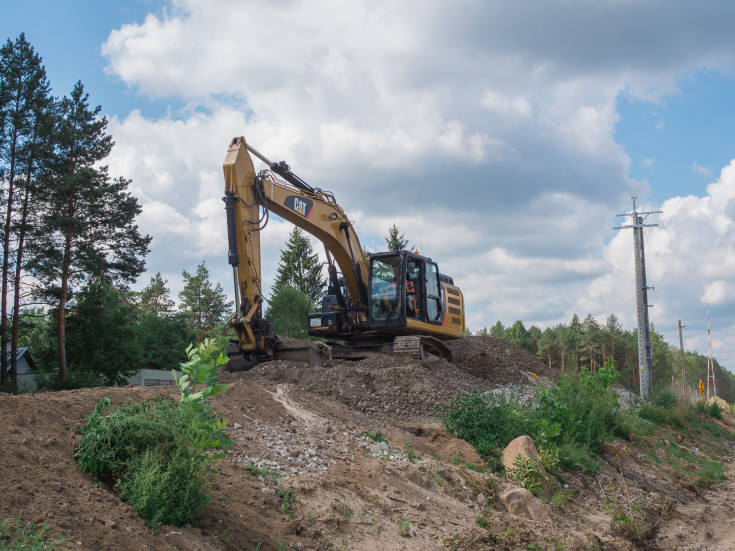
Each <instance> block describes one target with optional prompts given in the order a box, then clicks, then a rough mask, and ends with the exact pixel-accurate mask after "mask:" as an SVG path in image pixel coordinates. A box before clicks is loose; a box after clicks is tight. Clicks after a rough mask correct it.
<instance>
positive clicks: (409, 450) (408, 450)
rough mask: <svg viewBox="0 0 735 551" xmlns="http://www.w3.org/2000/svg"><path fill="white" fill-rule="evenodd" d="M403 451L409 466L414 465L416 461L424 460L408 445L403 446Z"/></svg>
mask: <svg viewBox="0 0 735 551" xmlns="http://www.w3.org/2000/svg"><path fill="white" fill-rule="evenodd" d="M403 451H404V452H405V453H406V457H407V458H408V462H409V463H411V464H413V463H416V460H418V461H421V460H422V459H423V458H424V456H423V455H419V454H418V453H416V450H414V449H413V447H411V446H410V445H409V444H408V443H406V445H405V446H403Z"/></svg>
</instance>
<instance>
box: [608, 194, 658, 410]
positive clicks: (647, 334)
mask: <svg viewBox="0 0 735 551" xmlns="http://www.w3.org/2000/svg"><path fill="white" fill-rule="evenodd" d="M631 199H633V212H631V213H626V214H618V215H617V216H630V217H631V218H632V219H633V225H631V226H618V227H615V228H613V229H614V230H622V229H627V228H633V243H634V245H635V279H636V306H637V311H638V365H639V366H640V370H641V376H640V383H641V384H640V393H641V398H645V399H647V400H650V399H651V394H652V393H653V373H652V371H651V358H652V356H653V354H652V351H651V350H652V346H651V331H650V327H649V323H648V309H649V308H650V307H651V305H649V304H648V289H653V287H648V286H647V285H646V255H645V253H644V249H643V228H649V227H653V226H658V224H644V223H643V221H644V220H645V219H646V218H648V215H649V214H658V213H661V212H663V211H661V210H656V211H651V212H638V211H637V210H636V207H635V200H636V199H637V197H631Z"/></svg>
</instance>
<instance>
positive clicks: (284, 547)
mask: <svg viewBox="0 0 735 551" xmlns="http://www.w3.org/2000/svg"><path fill="white" fill-rule="evenodd" d="M291 549H292V547H291V542H288V541H282V542H281V545H280V546H279V547H278V551H291Z"/></svg>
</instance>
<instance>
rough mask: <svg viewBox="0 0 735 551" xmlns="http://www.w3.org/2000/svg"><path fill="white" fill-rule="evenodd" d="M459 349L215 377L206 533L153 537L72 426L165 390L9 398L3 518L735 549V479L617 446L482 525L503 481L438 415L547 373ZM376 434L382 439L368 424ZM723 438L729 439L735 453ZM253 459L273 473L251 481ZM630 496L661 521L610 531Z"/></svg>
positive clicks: (244, 531) (182, 545)
mask: <svg viewBox="0 0 735 551" xmlns="http://www.w3.org/2000/svg"><path fill="white" fill-rule="evenodd" d="M451 347H452V350H453V353H454V362H453V363H447V362H444V361H432V362H410V361H407V360H398V359H396V358H392V357H387V356H380V357H375V358H370V359H368V360H363V361H361V362H355V363H349V362H341V363H340V362H333V363H331V364H330V365H327V366H325V367H321V368H314V367H308V366H305V365H303V364H298V363H293V362H272V363H270V364H263V365H260V366H258V367H257V368H256V369H254V370H252V371H250V372H246V373H237V374H230V373H222V374H221V379H222V380H225V381H227V382H229V383H230V388H229V389H228V390H227V392H225V393H223V394H220V395H218V396H217V397H216V398H215V400H214V404H213V405H214V406H215V408H216V409H217V410H218V411H219V412H221V414H222V415H223V416H224V417H225V418H227V419H228V420H229V422H230V427H231V428H232V438H233V440H234V442H235V445H234V446H233V448H231V449H230V451H229V452H228V455H227V458H226V459H224V460H221V461H220V462H219V463H218V464H217V470H218V476H217V479H216V482H215V484H214V486H213V487H212V488H211V489H210V492H211V496H212V499H213V501H212V503H211V505H210V506H209V507H208V509H207V510H206V512H205V515H204V518H203V519H202V521H201V522H200V523H199V525H198V526H195V527H191V526H187V527H183V528H176V527H167V526H163V527H161V528H160V529H158V530H157V531H156V532H155V533H151V531H150V529H148V528H147V527H146V525H145V523H144V522H143V521H142V520H141V519H140V518H139V517H138V516H137V513H136V511H135V510H134V509H133V508H132V507H130V506H129V505H127V504H126V503H123V502H121V501H120V500H119V499H118V498H117V497H116V496H115V495H114V494H113V493H112V492H111V491H110V490H108V489H107V488H104V487H102V486H99V485H96V484H95V483H94V482H93V481H92V480H91V478H90V477H89V476H88V475H85V474H82V473H81V472H79V471H78V469H77V468H76V466H75V465H74V458H73V456H74V449H75V446H76V443H77V441H78V438H79V437H78V436H76V435H75V431H74V429H75V426H76V425H77V424H78V423H79V422H80V420H81V419H83V418H84V417H85V416H87V415H88V414H89V413H90V412H91V411H92V409H93V407H94V405H95V403H96V402H97V400H99V399H100V398H102V397H106V396H107V397H110V398H111V399H112V401H113V403H114V404H115V405H121V404H123V403H125V401H127V400H130V399H133V400H137V401H139V400H144V399H148V398H152V397H154V396H158V395H161V394H166V393H167V392H171V391H172V389H171V388H168V389H167V388H163V387H157V388H141V387H124V388H99V389H83V390H75V391H65V392H58V393H49V394H37V395H33V394H28V395H19V396H2V397H0V416H1V418H2V420H3V422H4V425H5V426H6V430H5V435H4V438H3V442H2V447H1V448H0V449H1V450H2V451H1V452H0V459H1V461H0V479H1V480H2V486H1V488H2V489H1V490H0V516H2V518H17V517H18V516H19V515H21V514H22V518H23V519H25V520H30V521H34V522H37V523H43V522H48V523H50V524H52V525H53V527H54V528H53V534H54V535H59V536H64V537H66V538H67V547H68V548H69V549H89V550H93V549H94V550H98V549H120V550H137V549H165V550H168V549H172V550H173V549H179V550H184V549H186V550H205V549H206V550H210V549H211V550H215V549H216V550H222V549H245V550H256V549H258V550H260V551H265V550H280V549H302V550H307V549H309V550H312V549H313V550H317V549H320V550H322V549H343V550H346V549H349V550H353V551H359V550H374V549H383V550H388V551H390V550H396V551H397V550H407V551H419V550H425V549H442V550H443V549H447V550H449V549H456V550H459V549H529V548H530V549H636V548H639V549H691V550H694V549H698V550H720V549H722V550H725V549H735V529H733V528H732V527H731V520H730V519H731V518H732V515H733V506H735V479H733V478H732V477H731V475H729V474H728V475H727V478H726V480H725V482H724V483H723V484H722V485H719V486H714V487H711V488H709V489H701V488H699V487H697V486H696V485H694V484H692V482H691V480H689V479H688V478H687V477H686V476H680V475H676V476H675V475H673V474H672V473H671V472H669V470H667V469H668V467H667V466H666V464H665V462H661V463H651V462H650V460H647V459H646V457H643V456H642V455H641V454H640V453H639V452H638V451H636V449H639V448H633V447H632V446H630V445H629V444H627V443H625V442H620V441H616V442H613V443H610V444H609V445H608V446H606V448H605V452H604V454H603V459H604V462H603V466H602V467H601V469H600V471H599V472H598V473H597V475H595V476H594V477H591V476H588V475H585V474H582V473H571V474H569V473H564V474H563V485H562V486H561V492H563V493H566V494H567V496H568V499H567V500H566V501H565V502H564V503H555V504H554V505H552V504H551V503H541V508H542V515H541V517H540V519H539V520H531V519H528V518H525V517H522V516H514V515H511V514H509V513H508V512H507V511H506V510H504V508H503V507H502V506H501V505H500V503H499V500H497V499H496V500H495V505H494V507H493V508H492V511H491V512H489V513H488V514H487V515H486V516H487V519H488V526H487V527H481V526H480V525H478V523H477V522H476V519H477V517H478V516H479V515H480V513H481V510H482V508H484V507H487V505H489V504H490V503H492V502H493V499H494V498H495V497H497V496H498V495H500V493H501V492H502V491H504V489H507V488H508V482H507V481H505V480H503V479H498V478H496V477H495V476H493V475H487V474H479V473H477V472H475V471H473V470H472V469H471V468H470V467H468V466H467V465H468V464H469V465H481V464H482V461H481V459H480V458H479V457H478V456H477V454H476V452H475V451H474V450H473V449H472V448H471V447H470V446H469V445H467V444H466V443H465V442H463V441H461V440H458V439H456V438H454V437H452V436H451V435H449V434H447V433H446V432H445V431H444V430H443V429H442V428H441V426H440V425H439V424H438V423H437V422H436V421H435V419H434V408H435V407H440V406H441V405H443V404H445V403H447V402H448V401H449V400H450V399H451V398H452V397H453V396H455V395H457V394H459V393H461V392H466V391H471V390H472V389H476V388H495V387H498V386H505V387H507V386H508V385H521V384H528V383H529V382H531V381H534V379H533V378H532V377H531V375H530V374H531V373H535V374H537V375H539V376H541V377H542V378H543V377H549V378H552V377H553V374H552V373H549V372H548V369H547V368H546V366H545V365H544V364H543V363H542V362H540V361H538V360H537V359H536V358H534V357H533V356H532V355H530V354H527V353H526V352H524V351H522V350H520V349H519V348H517V347H515V346H514V345H512V344H509V343H507V342H505V341H497V340H495V339H491V338H486V337H469V338H466V339H462V340H461V341H457V342H454V343H451ZM726 422H727V420H726ZM726 426H727V425H725V424H723V427H726ZM378 432H379V433H381V434H383V435H385V437H386V439H387V441H388V444H389V446H388V449H387V450H386V449H385V448H381V447H380V446H379V445H378V444H376V442H375V441H374V440H373V439H371V438H370V437H368V436H367V435H366V434H365V433H371V434H375V433H378ZM730 442H731V441H724V442H723V446H725V445H726V446H728V447H729V451H730V453H731V452H732V449H733V445H732V444H731V443H730ZM683 445H685V446H687V445H688V446H689V448H691V449H694V448H695V447H696V442H693V441H692V442H687V441H685V442H684V444H683ZM725 451H726V450H723V454H724V453H725ZM250 464H256V465H258V466H259V467H261V468H263V469H266V470H267V471H269V472H271V473H273V474H275V475H278V476H279V477H280V478H279V480H278V482H274V481H273V480H272V479H271V478H267V477H265V478H263V477H260V478H259V477H256V476H254V475H252V474H251V473H250V472H248V471H247V470H246V469H245V466H247V465H250ZM730 466H732V464H731V465H730ZM278 486H280V487H281V488H282V489H283V488H291V489H292V491H293V494H294V496H295V498H296V499H295V503H294V506H293V511H292V515H291V516H290V517H289V516H288V515H285V514H283V513H281V512H280V511H279V509H280V507H281V499H280V497H279V494H278V492H277V489H278ZM561 501H564V500H561ZM630 503H635V504H638V505H637V509H638V511H639V512H638V513H637V515H638V516H637V518H640V519H642V520H645V521H646V522H647V526H649V527H650V526H653V528H652V529H648V530H646V531H645V533H642V534H631V533H625V532H624V531H621V530H620V529H616V528H615V527H614V526H613V523H612V513H611V511H612V510H613V509H615V507H618V508H619V509H621V510H622V509H624V508H625V506H626V504H630Z"/></svg>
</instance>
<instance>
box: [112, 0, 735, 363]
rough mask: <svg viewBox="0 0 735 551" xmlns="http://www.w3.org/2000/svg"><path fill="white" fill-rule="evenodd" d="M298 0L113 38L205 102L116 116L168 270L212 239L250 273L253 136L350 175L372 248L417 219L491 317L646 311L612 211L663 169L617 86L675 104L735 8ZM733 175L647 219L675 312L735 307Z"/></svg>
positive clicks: (129, 69)
mask: <svg viewBox="0 0 735 551" xmlns="http://www.w3.org/2000/svg"><path fill="white" fill-rule="evenodd" d="M287 4H288V5H287V8H286V7H285V6H284V4H283V3H282V2H266V1H265V0H253V1H249V2H242V1H240V0H222V1H220V2H217V3H203V2H199V1H195V0H175V1H173V2H172V5H171V9H170V10H169V11H168V12H167V13H165V14H163V15H159V16H154V15H149V16H148V17H147V18H146V19H145V20H144V21H143V22H142V23H140V24H129V25H124V26H122V27H121V28H120V29H118V30H115V31H113V32H112V33H111V34H110V36H109V38H108V40H107V41H106V43H105V44H104V45H103V49H102V51H103V54H104V55H105V56H106V58H107V61H108V64H109V65H108V70H109V72H110V74H112V75H114V76H115V77H117V78H119V79H121V80H122V81H123V82H124V83H125V84H126V85H127V86H128V87H129V88H130V89H131V90H133V91H134V92H136V93H140V94H142V95H144V96H149V97H153V98H164V99H166V98H171V97H174V98H177V100H183V101H184V102H186V106H187V107H186V109H185V110H183V111H182V112H177V113H169V114H168V115H167V116H164V117H160V118H157V119H154V120H151V119H147V118H145V117H144V116H142V115H141V113H139V112H132V113H130V114H129V115H128V116H127V117H125V118H122V119H113V120H111V121H110V131H111V133H112V134H113V135H114V137H115V140H116V142H117V146H116V147H115V149H114V150H113V155H112V156H111V158H110V166H111V173H112V174H122V175H124V176H126V177H128V178H132V179H133V185H132V188H131V189H132V191H133V192H134V193H135V194H136V195H137V196H138V197H139V198H140V200H141V203H142V205H143V215H142V216H141V227H142V228H143V230H144V231H146V232H149V233H151V234H153V235H154V237H155V238H156V240H155V241H154V253H152V255H151V257H150V258H149V264H150V265H151V269H152V271H157V268H156V265H159V264H160V265H161V266H163V267H164V268H165V269H166V270H167V271H166V273H176V268H175V265H176V262H178V263H179V265H180V266H181V267H186V266H189V269H191V267H192V266H193V265H194V264H196V263H197V262H198V259H201V258H203V257H204V258H207V262H208V266H209V267H210V270H211V271H212V272H213V275H214V273H215V271H216V275H217V277H219V278H221V281H222V282H223V285H224V286H225V288H226V289H228V290H229V287H230V283H229V282H230V275H229V272H228V268H227V266H226V264H225V253H226V242H225V228H224V213H223V210H222V205H221V203H220V202H219V197H220V195H221V193H222V188H223V180H222V173H221V168H220V167H221V162H222V159H223V158H224V154H225V151H226V147H227V144H228V143H229V140H230V138H231V137H233V136H238V135H245V136H246V137H247V139H248V141H249V143H251V144H252V145H254V146H255V147H256V148H257V149H259V150H260V151H261V152H262V153H264V154H265V155H267V156H268V157H270V158H271V159H272V160H281V159H286V160H287V161H288V163H289V164H290V165H291V167H292V169H293V170H294V172H296V173H297V174H299V175H300V176H301V177H302V178H304V179H305V180H306V181H308V182H310V183H311V184H312V185H315V186H318V187H321V188H323V189H330V190H332V191H333V192H334V193H335V195H336V197H337V199H338V201H339V203H340V204H341V205H342V206H343V207H344V208H345V210H346V211H347V212H348V213H349V214H351V216H352V217H353V219H354V220H355V222H356V227H357V229H358V232H359V235H360V238H361V242H362V243H363V244H364V245H366V246H368V247H370V248H372V249H374V250H375V249H382V248H383V247H384V242H383V237H384V235H385V234H386V232H387V228H388V227H389V226H390V225H391V224H392V223H394V222H398V224H399V227H400V228H401V229H402V230H403V231H405V232H406V236H407V237H408V238H409V239H410V240H411V241H412V242H413V243H414V244H416V246H417V247H420V248H422V250H423V251H424V252H425V253H426V254H428V255H429V256H432V257H433V258H434V259H435V260H437V261H438V262H439V264H440V268H441V269H442V271H443V272H445V273H448V274H450V275H452V276H454V277H455V280H456V282H457V283H458V284H459V285H460V286H461V287H462V289H463V290H464V292H465V295H466V296H467V298H468V305H469V309H468V316H469V325H470V327H472V328H474V329H478V328H479V327H482V326H483V325H492V324H493V323H494V322H495V321H496V320H498V319H500V320H502V321H503V322H504V323H511V322H512V321H514V320H516V319H523V320H524V321H526V322H528V323H539V324H541V325H548V324H554V323H557V322H560V321H561V322H568V320H569V318H570V317H571V315H572V314H573V313H575V312H576V313H578V314H580V315H581V316H584V315H586V314H587V313H588V312H589V313H592V314H593V315H595V316H597V317H604V316H606V315H608V314H609V313H613V312H614V313H615V314H616V315H618V316H619V317H620V318H621V321H622V322H623V323H624V324H625V325H626V327H632V325H633V324H634V319H635V317H634V302H633V293H634V285H633V253H632V235H631V234H630V232H629V231H621V232H617V233H615V232H614V231H613V230H612V226H613V225H615V221H614V216H613V214H614V213H616V212H619V211H620V209H622V208H625V205H627V204H628V198H629V197H630V196H631V195H637V196H639V197H641V200H642V201H644V204H646V203H645V201H646V197H647V194H648V185H647V184H646V183H645V182H636V181H633V180H631V179H630V178H628V176H627V174H628V169H629V166H630V159H629V158H628V156H627V154H626V152H625V151H624V150H623V148H622V147H621V146H620V145H619V144H618V143H616V141H615V134H614V131H615V125H616V123H617V122H618V113H617V109H616V101H617V99H618V98H619V96H620V95H621V94H625V95H627V96H628V97H632V98H642V99H644V100H654V101H655V100H657V99H658V98H659V97H660V96H661V95H662V94H664V93H672V92H675V91H676V90H677V88H676V82H677V79H678V78H681V76H682V75H686V74H689V73H690V72H691V71H693V70H697V69H699V68H701V67H703V66H706V67H710V68H716V67H718V66H721V65H722V66H724V64H726V63H731V62H732V60H733V59H735V48H734V47H733V44H734V43H735V40H733V37H732V33H731V32H730V30H729V28H726V29H723V28H722V25H721V24H720V23H721V22H722V21H726V20H728V18H727V17H723V14H722V13H714V12H713V10H712V9H711V7H709V6H694V5H688V4H686V3H673V4H671V3H667V2H664V1H663V0H653V1H651V2H647V3H640V2H598V3H594V2H593V3H584V2H571V3H567V4H558V3H557V4H552V3H548V2H543V1H538V2H535V3H532V6H531V7H529V6H522V5H521V4H519V3H517V2H510V1H507V2H489V3H488V2H477V1H471V0H467V1H466V2H464V1H463V2H461V3H460V6H459V7H457V5H455V4H451V5H450V4H449V3H448V2H438V3H425V2H418V0H413V1H409V2H407V3H406V2H404V3H395V2H388V1H387V0H386V1H379V2H371V3H368V2H364V1H361V0H350V1H347V2H341V1H340V2H337V1H336V0H317V1H316V2H311V3H309V4H308V5H306V4H299V3H287ZM722 9H725V8H722ZM728 9H729V8H728ZM661 13H667V14H668V18H667V25H665V26H662V25H660V17H661ZM325 14H328V15H329V16H328V17H325ZM694 14H696V15H697V19H696V21H697V22H699V25H700V26H698V27H693V23H692V21H693V20H694V19H693V15H694ZM684 31H686V32H684ZM656 125H657V128H659V129H663V125H664V121H663V118H659V119H658V121H657V122H656ZM645 162H646V164H647V166H649V168H650V167H653V166H654V161H653V160H651V159H648V160H646V161H645ZM656 162H659V161H658V160H657V161H656ZM692 169H693V170H694V171H696V172H698V173H700V174H704V172H703V167H699V166H698V165H696V164H693V165H692ZM733 173H735V164H731V165H729V166H728V167H726V168H725V169H724V170H723V171H722V175H721V177H720V179H719V180H718V181H717V182H715V183H713V184H710V186H709V187H708V188H707V196H705V197H696V196H689V197H674V198H670V199H669V200H667V201H665V202H664V204H663V205H662V206H661V207H660V208H662V209H663V210H664V213H663V214H662V215H661V216H659V217H657V218H656V219H655V220H653V219H652V221H655V222H657V223H658V224H659V226H658V227H657V228H651V229H649V230H647V231H646V248H647V255H648V260H649V263H648V268H649V280H650V281H651V284H652V285H654V286H655V287H656V290H655V291H654V292H653V293H652V294H651V302H653V303H654V304H656V308H655V309H654V310H653V311H652V315H651V318H652V320H653V321H654V323H655V324H656V326H657V328H659V329H660V330H665V331H667V332H670V330H671V327H672V325H671V324H672V323H674V324H675V320H676V319H679V317H685V314H686V313H687V312H694V311H696V309H698V308H700V306H701V305H700V301H701V300H705V299H706V297H709V296H710V295H711V301H712V302H713V304H714V303H716V304H717V306H718V308H722V310H720V311H721V312H724V311H725V310H726V309H727V308H730V311H732V310H733V309H732V305H733V277H732V276H731V275H730V274H733V273H735V265H734V263H735V259H733V246H734V245H735V227H734V226H733V220H734V219H735V191H734V190H735V181H734V179H735V176H733ZM705 175H706V174H705ZM646 210H659V208H658V207H656V206H654V205H649V206H647V207H646ZM289 231H290V227H289V225H288V224H286V223H284V222H282V221H278V220H275V219H272V220H271V222H270V224H269V227H268V228H267V231H264V232H263V235H262V238H263V243H264V246H263V250H264V255H265V258H264V262H263V266H264V281H265V282H266V285H268V284H269V282H270V281H272V279H273V276H274V273H275V264H276V262H277V258H278V252H279V250H280V248H281V247H282V246H283V243H285V240H286V238H287V236H288V233H289ZM315 245H316V244H315ZM315 248H317V249H320V247H315ZM154 254H155V256H154ZM154 258H155V259H154ZM215 267H216V268H215ZM718 315H719V314H718ZM672 320H673V321H672ZM691 324H692V328H693V329H692V331H694V330H695V329H694V328H695V326H696V324H695V322H694V321H692V322H691ZM734 324H735V320H731V314H727V315H725V317H724V318H723V320H722V325H723V326H725V325H728V326H732V325H734ZM730 334H732V332H730ZM667 337H669V342H674V340H673V336H672V335H671V334H669V333H667ZM692 338H694V337H692ZM733 339H735V337H734V338H733ZM723 340H724V341H726V342H727V337H723ZM728 346H729V349H728V350H730V351H731V352H730V353H729V354H730V356H728V361H729V365H730V366H731V367H733V366H735V340H734V341H733V342H730V343H729V344H728Z"/></svg>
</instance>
